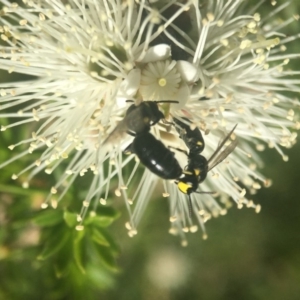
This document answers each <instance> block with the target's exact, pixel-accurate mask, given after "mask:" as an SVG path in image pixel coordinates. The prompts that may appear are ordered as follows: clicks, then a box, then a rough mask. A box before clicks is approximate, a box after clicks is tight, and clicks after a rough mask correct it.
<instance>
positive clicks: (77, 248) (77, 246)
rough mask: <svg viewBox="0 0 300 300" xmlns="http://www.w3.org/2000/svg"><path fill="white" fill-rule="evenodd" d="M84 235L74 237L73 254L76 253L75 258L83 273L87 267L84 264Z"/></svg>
mask: <svg viewBox="0 0 300 300" xmlns="http://www.w3.org/2000/svg"><path fill="white" fill-rule="evenodd" d="M80 233H81V232H80ZM82 236H83V235H82ZM82 236H81V235H80V236H78V237H77V238H76V239H74V243H73V246H74V250H73V254H74V260H75V264H76V266H77V267H78V269H79V270H80V271H81V273H82V274H85V268H84V266H83V252H84V251H83V246H84V244H83V243H82Z"/></svg>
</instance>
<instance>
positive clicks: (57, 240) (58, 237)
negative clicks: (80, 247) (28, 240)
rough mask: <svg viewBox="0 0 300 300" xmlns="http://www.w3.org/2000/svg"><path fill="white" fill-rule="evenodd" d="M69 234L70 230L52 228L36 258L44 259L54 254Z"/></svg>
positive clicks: (64, 242)
mask: <svg viewBox="0 0 300 300" xmlns="http://www.w3.org/2000/svg"><path fill="white" fill-rule="evenodd" d="M70 236H71V234H70V231H66V230H61V231H57V230H53V231H52V232H51V235H49V236H48V238H47V241H46V244H45V246H44V248H43V250H42V252H41V254H39V255H38V257H37V259H38V260H46V259H48V258H49V257H51V256H53V255H54V254H56V253H57V252H58V251H59V250H60V249H61V248H62V247H63V246H64V245H65V244H66V242H67V240H68V239H69V238H70Z"/></svg>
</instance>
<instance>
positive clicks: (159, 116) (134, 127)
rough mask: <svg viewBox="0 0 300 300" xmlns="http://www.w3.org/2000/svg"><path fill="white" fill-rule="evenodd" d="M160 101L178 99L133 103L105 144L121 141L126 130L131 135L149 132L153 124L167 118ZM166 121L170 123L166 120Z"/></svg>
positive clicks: (171, 101) (166, 101) (165, 101)
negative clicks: (159, 105) (161, 109)
mask: <svg viewBox="0 0 300 300" xmlns="http://www.w3.org/2000/svg"><path fill="white" fill-rule="evenodd" d="M129 101H130V100H127V102H129ZM158 103H178V101H173V100H162V101H143V102H141V103H140V104H139V105H135V104H132V105H131V106H129V108H128V109H127V111H126V114H125V117H124V119H123V120H122V121H121V122H119V124H118V125H117V126H116V127H115V128H114V130H113V131H112V132H111V133H110V134H109V136H108V137H107V138H106V139H105V141H104V142H103V145H105V144H108V143H115V142H116V141H119V140H120V138H123V136H124V135H125V134H126V132H127V133H129V134H131V135H136V134H140V133H143V132H148V131H150V127H151V126H153V125H155V124H157V123H158V122H159V121H160V120H165V116H164V114H163V113H162V112H161V111H160V110H159V108H158ZM164 122H165V123H168V122H167V121H166V120H165V121H164Z"/></svg>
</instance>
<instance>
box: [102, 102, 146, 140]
mask: <svg viewBox="0 0 300 300" xmlns="http://www.w3.org/2000/svg"><path fill="white" fill-rule="evenodd" d="M129 109H130V108H129ZM144 124H145V123H144V121H143V118H142V117H141V107H140V106H134V108H133V109H132V110H130V111H129V113H128V112H127V113H126V115H125V117H124V118H123V120H122V121H120V122H119V123H118V125H117V126H116V127H115V128H114V129H113V131H112V132H111V133H110V134H109V135H108V137H107V138H106V139H105V140H104V142H103V143H102V145H106V144H109V143H110V144H112V145H114V144H117V143H119V142H120V140H122V139H123V138H125V136H126V133H127V132H128V131H132V127H133V128H134V130H133V131H139V130H142V129H143V126H144Z"/></svg>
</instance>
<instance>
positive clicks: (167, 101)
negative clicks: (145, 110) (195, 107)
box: [154, 100, 179, 104]
mask: <svg viewBox="0 0 300 300" xmlns="http://www.w3.org/2000/svg"><path fill="white" fill-rule="evenodd" d="M154 102H156V103H177V104H178V103H179V101H177V100H159V101H154Z"/></svg>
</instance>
